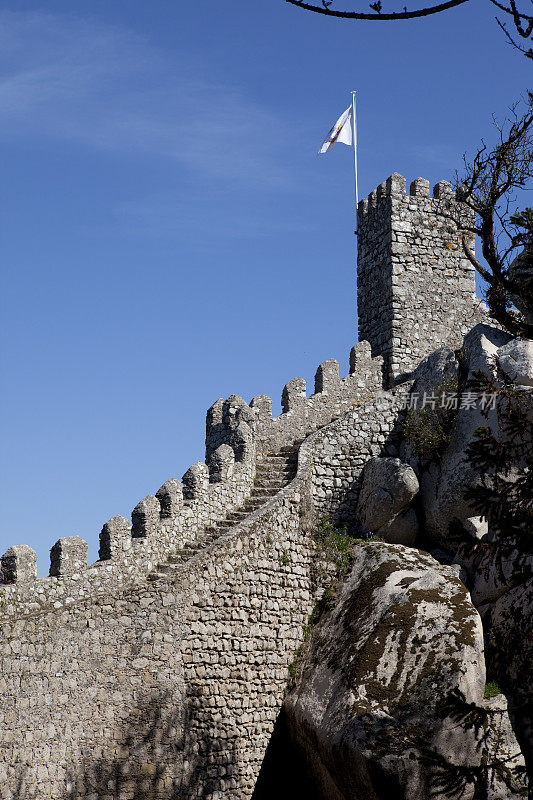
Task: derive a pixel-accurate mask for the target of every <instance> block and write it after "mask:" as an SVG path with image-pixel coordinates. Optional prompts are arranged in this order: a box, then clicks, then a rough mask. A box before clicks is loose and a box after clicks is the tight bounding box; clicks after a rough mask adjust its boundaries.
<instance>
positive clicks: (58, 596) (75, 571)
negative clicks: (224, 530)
mask: <svg viewBox="0 0 533 800" xmlns="http://www.w3.org/2000/svg"><path fill="white" fill-rule="evenodd" d="M243 402H244V401H243ZM245 405H246V404H245ZM246 408H248V412H249V411H250V409H249V407H248V406H247V405H246ZM244 416H245V415H244V414H240V413H237V412H236V413H235V414H234V415H233V419H234V426H233V427H232V429H231V437H230V438H231V444H229V443H225V444H223V445H221V446H219V447H218V448H216V449H215V450H214V452H213V453H212V457H211V461H210V464H209V466H208V465H207V464H204V463H202V462H197V463H196V464H193V466H192V467H190V468H189V469H188V470H187V472H186V473H185V475H183V478H182V481H181V482H180V481H178V480H177V479H175V478H170V479H169V480H168V481H166V482H165V483H164V484H163V486H161V488H160V489H159V490H158V491H157V492H156V494H155V495H152V494H149V495H147V496H146V497H144V498H143V499H142V500H141V501H140V502H139V503H138V504H137V505H136V506H135V508H134V509H133V511H132V513H131V522H130V521H129V520H127V519H126V518H125V517H122V516H116V517H113V518H112V519H110V520H109V521H108V522H106V523H105V525H104V526H103V528H102V531H101V533H100V549H99V561H97V562H96V563H95V564H92V565H90V566H88V565H87V543H86V542H85V541H84V540H83V539H81V538H80V537H79V536H67V537H63V538H61V539H59V540H58V541H57V542H56V543H55V545H54V546H53V547H52V549H51V551H50V555H51V565H50V575H49V577H48V578H40V579H37V563H36V562H37V556H36V553H35V551H34V550H32V548H31V547H28V546H26V545H19V546H14V547H10V548H9V549H8V550H7V552H6V553H5V554H4V555H3V556H2V559H1V569H2V573H1V574H2V586H1V593H2V597H3V599H4V600H5V601H7V602H6V603H5V605H4V609H3V610H4V611H7V612H9V613H15V614H16V613H20V614H27V613H35V612H37V611H39V610H43V609H44V608H45V607H47V606H50V605H53V606H57V605H61V604H63V603H72V602H75V601H76V600H79V599H82V598H86V597H89V596H97V595H99V594H101V593H102V592H107V591H111V590H115V589H116V588H117V587H118V586H120V585H125V584H130V583H132V582H134V581H136V580H138V579H141V578H143V577H145V576H146V575H147V574H148V573H149V572H150V570H152V569H153V567H154V566H155V564H156V563H157V562H158V561H160V560H161V559H162V558H164V557H165V556H166V555H167V554H168V553H169V552H172V551H174V550H176V549H177V548H180V547H183V546H184V545H186V544H187V543H188V542H191V541H194V540H195V538H196V537H197V536H198V535H199V534H200V533H202V532H203V530H204V529H205V527H206V526H208V525H212V524H214V523H216V522H217V521H219V520H222V519H224V518H225V517H226V515H227V514H228V513H229V512H231V511H232V510H233V509H234V508H237V507H238V506H239V505H240V504H241V503H242V501H243V500H244V498H246V497H247V496H248V495H249V493H250V490H251V488H252V486H253V480H254V475H255V460H256V459H255V455H256V454H255V442H254V434H253V431H252V429H251V428H250V427H249V425H248V423H246V422H245V421H244Z"/></svg>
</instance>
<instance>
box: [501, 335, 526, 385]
mask: <svg viewBox="0 0 533 800" xmlns="http://www.w3.org/2000/svg"><path fill="white" fill-rule="evenodd" d="M496 357H497V359H498V364H499V365H500V367H501V369H502V370H503V371H504V372H505V374H506V375H507V377H508V378H510V379H511V381H512V382H513V383H516V384H518V385H519V386H533V341H531V340H530V339H513V340H512V341H511V342H508V344H506V345H504V346H503V347H499V348H498V351H497V355H496Z"/></svg>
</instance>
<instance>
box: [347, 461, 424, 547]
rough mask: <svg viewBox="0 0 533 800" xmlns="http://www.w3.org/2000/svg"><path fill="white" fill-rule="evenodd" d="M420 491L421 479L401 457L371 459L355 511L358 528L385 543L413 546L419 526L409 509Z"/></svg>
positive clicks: (364, 474) (364, 473) (366, 468)
mask: <svg viewBox="0 0 533 800" xmlns="http://www.w3.org/2000/svg"><path fill="white" fill-rule="evenodd" d="M417 492H418V479H417V477H416V474H415V472H414V470H413V468H412V467H410V466H409V464H403V463H402V462H401V461H400V459H399V458H372V459H371V460H370V461H368V463H367V464H366V466H365V469H364V472H363V481H362V485H361V490H360V492H359V499H358V504H357V511H356V518H357V523H358V525H359V526H360V527H361V528H362V529H363V530H365V531H371V532H372V533H374V534H378V535H379V536H382V537H383V538H384V539H385V541H389V542H394V543H399V544H413V542H414V541H415V539H416V534H417V531H418V523H417V519H416V514H415V513H414V511H413V510H412V509H409V510H408V507H409V504H410V503H411V501H412V499H413V497H414V496H415V495H416V493H417ZM404 512H405V513H404Z"/></svg>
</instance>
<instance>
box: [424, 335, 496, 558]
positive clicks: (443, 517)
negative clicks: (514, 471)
mask: <svg viewBox="0 0 533 800" xmlns="http://www.w3.org/2000/svg"><path fill="white" fill-rule="evenodd" d="M510 338H511V337H510V336H509V334H506V333H504V332H503V331H501V330H499V329H498V328H492V327H490V326H489V325H476V327H475V328H473V329H472V330H471V331H470V333H469V334H468V335H467V336H466V337H465V340H464V346H463V351H462V352H463V357H464V358H465V360H466V362H467V368H468V378H469V379H472V378H474V375H475V373H476V372H483V373H484V374H485V375H487V376H495V375H496V358H497V355H498V350H499V348H500V347H503V346H504V345H505V344H507V343H508V342H509V340H510ZM439 375H440V372H439V373H438V374H437V375H436V379H435V380H438V377H439ZM462 399H464V400H465V402H464V403H461V404H459V409H458V412H457V416H456V419H455V422H454V424H453V427H452V430H451V431H450V438H449V442H448V444H447V447H446V449H445V450H444V452H443V454H442V455H441V457H440V458H439V459H437V460H435V461H433V462H432V463H431V464H429V466H428V467H427V468H426V469H425V470H424V472H423V474H422V475H421V477H420V502H421V506H422V509H423V515H424V519H425V533H426V535H427V536H428V538H429V539H430V541H432V543H433V544H435V545H438V546H440V547H444V548H445V549H452V552H455V549H456V547H457V542H456V541H454V540H452V539H451V536H450V526H451V525H452V524H453V523H454V522H456V521H460V522H462V521H464V520H466V519H469V518H470V517H472V516H473V515H474V514H475V512H474V510H473V509H472V506H471V503H470V502H469V501H468V500H467V499H466V492H467V489H469V488H470V487H472V486H475V485H477V483H478V482H479V474H478V472H477V470H476V469H475V468H474V467H473V466H472V465H471V464H470V463H469V462H468V461H467V460H466V459H465V450H466V447H467V446H468V444H469V443H470V442H472V441H473V440H474V432H475V431H476V430H477V429H478V428H480V427H483V426H487V425H488V426H490V427H491V429H492V430H493V431H494V432H497V430H498V423H497V419H496V411H495V410H490V402H489V401H487V403H486V405H487V406H488V415H487V416H486V417H485V416H484V414H483V410H484V409H483V407H482V404H481V403H480V402H479V401H478V400H477V399H476V400H474V401H473V402H471V403H468V402H466V400H467V399H468V398H467V397H466V395H463V398H462ZM461 405H464V407H462V408H461Z"/></svg>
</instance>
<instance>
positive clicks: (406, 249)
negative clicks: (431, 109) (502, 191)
mask: <svg viewBox="0 0 533 800" xmlns="http://www.w3.org/2000/svg"><path fill="white" fill-rule="evenodd" d="M472 214H473V212H471V211H470V209H468V208H467V207H466V206H465V205H464V204H463V203H460V202H459V201H458V200H456V197H455V192H454V190H453V188H452V186H451V184H450V183H448V182H447V181H439V183H437V184H436V186H435V187H434V188H433V196H432V197H430V192H429V181H427V180H425V179H424V178H417V179H416V180H414V181H413V182H412V184H411V186H410V193H409V194H407V193H406V183H405V178H404V177H403V176H402V175H399V174H398V173H394V174H393V175H391V176H390V178H388V179H387V180H386V181H385V182H384V183H382V184H380V186H378V188H377V189H375V190H374V191H373V192H371V194H370V195H369V197H368V199H366V200H361V202H360V203H359V207H358V217H357V218H358V257H357V305H358V317H359V339H366V340H367V341H369V342H370V345H371V348H372V355H373V356H374V357H375V356H383V358H384V362H385V363H384V375H385V384H386V385H393V384H394V383H395V382H397V380H398V378H399V377H400V376H402V375H404V374H406V373H410V372H411V371H412V370H413V369H414V368H415V366H416V365H417V364H418V363H419V361H420V360H421V359H422V358H424V356H426V355H429V353H431V352H432V351H433V350H435V349H437V348H438V347H441V346H442V345H444V344H447V345H449V346H452V347H453V346H455V345H456V344H457V345H458V344H459V343H460V341H461V340H462V337H463V336H464V334H465V333H466V332H467V331H468V330H469V329H470V328H471V327H472V326H473V325H475V324H476V323H477V322H480V321H482V320H483V321H485V320H486V309H485V308H484V307H483V306H481V304H480V301H479V300H477V298H476V296H475V270H474V267H473V266H472V265H471V263H470V261H469V260H468V258H467V257H466V255H465V254H464V251H463V247H462V236H463V234H464V233H465V230H464V228H465V227H470V226H471V225H472V223H473V221H474V220H473V215H472ZM458 222H459V223H460V224H458ZM465 235H466V236H467V240H468V242H469V245H470V248H471V249H472V250H473V249H474V235H473V234H471V233H469V232H467V233H466V234H465ZM476 301H477V302H476Z"/></svg>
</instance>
